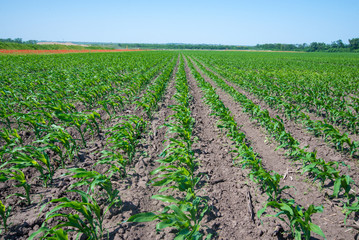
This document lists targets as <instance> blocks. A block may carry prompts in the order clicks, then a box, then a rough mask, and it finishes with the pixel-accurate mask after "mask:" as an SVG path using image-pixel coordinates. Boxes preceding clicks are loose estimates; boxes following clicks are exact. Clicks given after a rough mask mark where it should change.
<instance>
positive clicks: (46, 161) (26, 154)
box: [3, 146, 55, 187]
mask: <svg viewBox="0 0 359 240" xmlns="http://www.w3.org/2000/svg"><path fill="white" fill-rule="evenodd" d="M46 149H47V148H36V147H34V146H25V147H18V148H15V149H13V151H12V156H13V159H11V160H9V161H7V162H6V163H5V164H3V166H5V165H11V168H12V169H23V168H26V167H33V168H35V169H36V170H38V172H39V173H40V179H42V180H43V182H44V186H45V187H47V185H48V183H49V182H50V183H51V182H52V178H53V176H54V173H55V167H54V165H53V163H52V161H51V160H50V157H49V156H48V154H47V153H46V151H45V150H46Z"/></svg>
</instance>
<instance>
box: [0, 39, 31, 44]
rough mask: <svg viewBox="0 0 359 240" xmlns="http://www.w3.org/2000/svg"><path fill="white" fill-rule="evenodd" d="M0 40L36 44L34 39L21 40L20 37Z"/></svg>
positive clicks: (0, 40) (1, 40)
mask: <svg viewBox="0 0 359 240" xmlns="http://www.w3.org/2000/svg"><path fill="white" fill-rule="evenodd" d="M0 42H9V43H20V44H36V43H37V41H36V40H28V41H22V38H14V39H11V38H0Z"/></svg>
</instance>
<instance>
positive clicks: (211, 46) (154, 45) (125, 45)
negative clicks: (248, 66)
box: [118, 43, 252, 50]
mask: <svg viewBox="0 0 359 240" xmlns="http://www.w3.org/2000/svg"><path fill="white" fill-rule="evenodd" d="M118 46H119V47H120V48H140V49H203V50H205V49H206V50H208V49H212V50H238V49H251V48H252V47H251V46H243V47H242V46H235V45H216V44H189V43H188V44H186V43H164V44H161V43H119V44H118Z"/></svg>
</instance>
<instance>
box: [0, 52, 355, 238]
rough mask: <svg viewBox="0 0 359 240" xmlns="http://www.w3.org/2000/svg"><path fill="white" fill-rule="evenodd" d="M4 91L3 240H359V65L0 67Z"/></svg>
mask: <svg viewBox="0 0 359 240" xmlns="http://www.w3.org/2000/svg"><path fill="white" fill-rule="evenodd" d="M0 80H1V83H2V84H1V86H0V104H1V105H0V106H1V108H0V117H1V118H0V120H1V122H0V128H1V130H0V161H1V165H0V201H1V202H0V216H1V219H0V222H1V226H2V227H1V232H0V236H1V238H4V239H28V238H31V239H39V238H40V237H41V236H46V237H47V238H50V237H51V236H53V237H55V238H52V239H67V238H68V239H75V237H76V235H78V236H80V237H81V239H174V238H176V237H177V238H176V239H201V238H203V239H204V238H205V237H212V238H213V239H293V238H296V239H301V238H303V239H309V238H311V239H324V238H325V237H326V238H327V239H355V238H356V237H357V236H358V229H359V225H357V221H358V210H359V204H358V201H359V199H358V191H359V189H358V183H359V176H358V174H357V172H358V159H359V94H358V93H359V56H358V55H357V54H324V53H320V54H319V53H315V54H314V53H313V54H309V53H263V52H262V53H259V52H225V51H224V52H215V51H208V52H207V51H183V52H176V51H149V52H122V53H76V54H71V53H69V54H64V55H61V54H51V55H0ZM269 215H271V216H269ZM156 225H157V231H156ZM324 235H325V237H324Z"/></svg>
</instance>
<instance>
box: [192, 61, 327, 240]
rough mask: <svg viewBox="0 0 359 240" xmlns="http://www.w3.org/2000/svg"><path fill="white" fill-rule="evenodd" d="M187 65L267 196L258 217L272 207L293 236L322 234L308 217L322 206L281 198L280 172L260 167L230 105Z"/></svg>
mask: <svg viewBox="0 0 359 240" xmlns="http://www.w3.org/2000/svg"><path fill="white" fill-rule="evenodd" d="M189 67H190V68H191V73H192V74H193V76H194V77H195V79H196V80H197V82H198V85H199V87H200V88H201V89H202V91H203V92H204V98H205V102H206V103H207V104H208V105H209V106H210V108H211V110H212V112H213V114H214V115H215V116H217V117H219V121H218V122H217V126H218V127H219V128H222V129H225V130H226V132H227V137H228V138H229V139H231V140H232V141H233V142H234V143H235V146H234V150H233V151H232V152H233V153H235V157H234V159H239V162H240V164H241V165H242V166H243V168H249V169H250V173H249V178H250V179H252V180H253V181H254V182H255V183H257V184H259V186H260V188H261V189H262V190H263V191H264V192H265V193H266V194H267V196H268V199H267V202H266V203H264V208H262V209H261V210H260V211H258V212H257V215H258V217H261V216H262V214H263V213H264V212H265V211H267V208H271V209H272V210H274V211H276V212H277V214H276V215H275V216H276V217H279V219H281V220H283V218H282V217H280V215H286V216H287V218H288V225H289V226H290V228H291V231H292V233H293V236H294V237H295V239H301V236H302V234H301V232H303V234H304V236H305V239H309V238H310V235H311V232H314V233H317V234H319V235H321V236H323V237H324V233H323V232H322V230H321V229H320V227H319V226H317V225H315V224H314V223H312V222H311V217H310V216H311V215H312V214H314V213H316V212H322V211H323V209H322V207H316V206H313V205H310V206H309V207H308V209H307V210H306V209H304V208H303V207H301V206H300V205H297V204H296V203H295V200H293V199H285V198H281V193H282V191H284V190H285V189H288V188H290V186H287V185H284V186H280V180H281V179H282V178H283V176H281V175H280V174H278V173H276V172H274V171H268V170H266V169H265V168H264V167H263V164H262V161H261V159H260V158H259V157H258V154H257V153H255V152H254V151H253V149H252V148H251V147H249V146H248V144H247V142H248V141H247V140H246V136H245V134H244V133H243V132H241V131H240V130H239V127H238V125H237V122H236V121H235V120H234V118H233V116H232V115H231V112H230V111H229V109H228V108H227V107H226V106H225V105H224V104H223V102H222V101H221V100H220V98H219V96H218V95H217V94H216V91H215V89H214V88H213V87H212V85H211V84H210V83H208V82H206V81H205V80H204V79H203V78H202V76H201V75H200V74H199V73H198V72H197V71H196V70H195V68H194V66H193V64H192V63H191V62H189ZM267 216H272V215H267Z"/></svg>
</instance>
